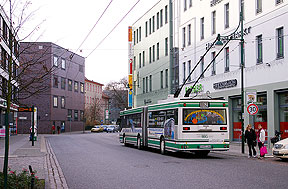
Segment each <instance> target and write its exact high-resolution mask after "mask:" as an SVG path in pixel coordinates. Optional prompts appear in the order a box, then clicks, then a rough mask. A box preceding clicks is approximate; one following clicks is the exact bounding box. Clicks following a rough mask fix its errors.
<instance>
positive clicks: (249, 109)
mask: <svg viewBox="0 0 288 189" xmlns="http://www.w3.org/2000/svg"><path fill="white" fill-rule="evenodd" d="M258 111H259V108H258V106H257V105H256V104H250V105H249V106H248V107H247V112H248V113H249V114H250V115H255V114H257V113H258Z"/></svg>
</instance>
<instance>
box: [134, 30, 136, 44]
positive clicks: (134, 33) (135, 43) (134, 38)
mask: <svg viewBox="0 0 288 189" xmlns="http://www.w3.org/2000/svg"><path fill="white" fill-rule="evenodd" d="M134 45H136V31H134Z"/></svg>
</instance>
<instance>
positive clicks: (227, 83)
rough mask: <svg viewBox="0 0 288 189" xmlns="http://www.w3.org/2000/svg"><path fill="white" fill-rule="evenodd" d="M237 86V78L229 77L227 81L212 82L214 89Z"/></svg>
mask: <svg viewBox="0 0 288 189" xmlns="http://www.w3.org/2000/svg"><path fill="white" fill-rule="evenodd" d="M236 86H237V79H231V80H227V81H222V82H218V83H214V84H213V88H214V89H215V90H217V89H226V88H232V87H236Z"/></svg>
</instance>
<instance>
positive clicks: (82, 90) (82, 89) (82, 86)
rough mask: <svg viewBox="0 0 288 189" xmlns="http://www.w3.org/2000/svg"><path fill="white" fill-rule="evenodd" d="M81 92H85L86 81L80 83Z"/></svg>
mask: <svg viewBox="0 0 288 189" xmlns="http://www.w3.org/2000/svg"><path fill="white" fill-rule="evenodd" d="M80 92H81V93H84V83H80Z"/></svg>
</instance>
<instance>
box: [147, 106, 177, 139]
mask: <svg viewBox="0 0 288 189" xmlns="http://www.w3.org/2000/svg"><path fill="white" fill-rule="evenodd" d="M148 115H149V120H151V121H149V125H148V127H149V128H153V127H154V128H163V127H164V124H163V123H164V122H165V121H166V120H171V121H172V120H173V122H174V124H166V125H168V126H167V131H170V132H167V133H166V134H165V135H166V136H167V137H171V131H172V130H173V129H174V125H178V109H174V110H166V111H165V110H161V111H153V112H148ZM165 127H166V126H165Z"/></svg>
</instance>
